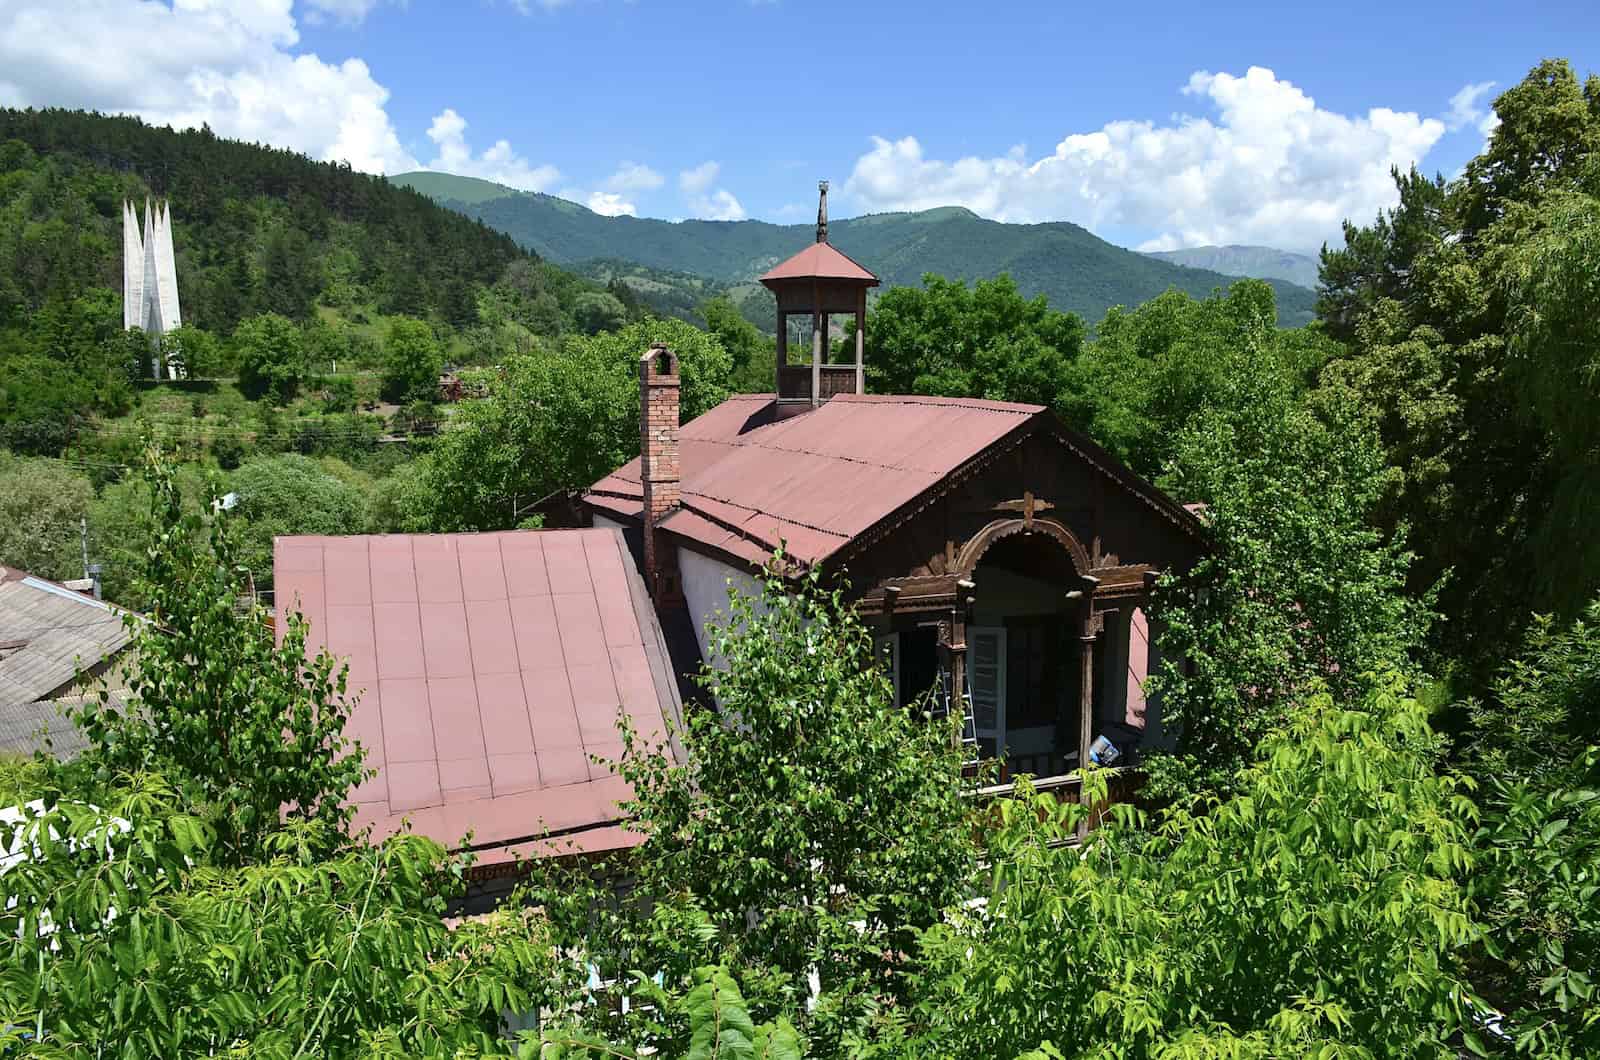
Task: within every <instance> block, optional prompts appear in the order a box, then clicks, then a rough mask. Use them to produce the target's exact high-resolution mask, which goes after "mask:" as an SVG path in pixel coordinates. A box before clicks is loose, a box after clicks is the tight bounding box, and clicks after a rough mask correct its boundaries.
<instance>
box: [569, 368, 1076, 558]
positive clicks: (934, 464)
mask: <svg viewBox="0 0 1600 1060" xmlns="http://www.w3.org/2000/svg"><path fill="white" fill-rule="evenodd" d="M771 404H772V396H771V395H770V394H743V395H738V396H735V397H732V398H729V399H728V400H727V401H725V402H723V403H722V404H721V405H718V406H717V407H716V408H714V409H712V410H711V411H709V412H707V413H706V414H705V415H703V416H700V417H698V418H696V419H694V420H692V421H690V422H689V423H686V424H684V425H683V428H682V431H681V433H680V435H679V453H680V459H681V475H682V479H681V491H682V494H681V498H682V507H680V508H679V509H678V511H676V512H675V513H673V514H672V515H670V516H668V517H667V519H666V520H664V521H663V522H662V524H661V525H662V526H664V527H665V528H667V529H669V530H671V531H672V532H674V533H677V534H680V535H682V536H684V537H687V538H689V539H691V540H695V541H699V542H701V543H703V544H705V545H708V546H710V547H712V548H715V549H717V550H719V551H721V552H724V553H726V554H728V555H730V556H733V557H736V558H738V559H743V560H754V561H755V562H757V563H759V562H760V561H761V560H763V559H765V558H767V557H768V556H770V555H771V554H772V550H773V549H774V548H776V547H778V545H779V543H780V542H782V543H783V544H784V548H785V551H786V552H787V553H788V554H790V555H792V556H794V557H795V558H796V559H799V560H801V561H803V562H806V563H818V562H821V561H823V560H826V559H827V558H828V557H829V556H831V555H833V554H834V553H835V552H837V551H838V550H839V549H840V548H842V547H844V546H845V545H846V544H848V543H849V542H850V541H851V539H853V538H854V537H855V536H856V535H858V534H861V533H862V532H864V531H866V530H867V529H869V528H870V527H872V526H873V524H875V523H877V522H878V521H879V520H881V519H883V518H885V517H886V516H888V515H890V514H891V513H893V512H894V511H895V510H896V509H898V508H899V507H900V506H901V505H903V504H905V503H906V502H908V501H910V500H911V499H912V498H914V497H916V496H917V495H919V494H921V493H922V492H923V491H925V490H927V489H928V488H929V487H931V486H933V485H935V484H936V483H937V482H938V481H939V480H940V479H942V478H944V477H945V476H947V475H949V474H950V473H951V472H952V471H954V470H956V469H957V468H958V467H960V466H961V465H962V464H964V463H966V462H967V461H968V460H970V459H972V458H973V457H975V456H977V455H978V454H979V453H981V452H982V451H983V450H985V449H987V448H988V447H989V446H991V445H993V444H994V443H995V442H998V441H999V440H1001V439H1002V438H1004V437H1005V436H1006V435H1008V434H1010V433H1011V432H1012V431H1014V430H1016V429H1018V428H1019V427H1021V426H1022V425H1024V424H1025V423H1027V422H1028V421H1030V420H1032V419H1033V418H1034V417H1035V416H1038V415H1040V414H1043V413H1044V411H1045V410H1044V407H1043V406H1041V405H1016V404H1010V403H1008V402H1002V401H980V400H976V399H971V398H941V397H919V396H907V397H899V396H888V395H877V394H867V395H859V394H842V395H839V396H838V397H835V398H833V399H832V400H830V401H828V402H826V403H824V404H823V405H821V406H819V407H818V408H817V409H815V410H813V411H811V412H807V413H805V414H804V415H800V416H793V417H790V418H788V419H783V420H774V419H773V418H772V416H771ZM642 498H643V489H642V487H641V485H640V480H639V461H638V460H631V461H629V462H628V463H626V464H624V465H623V466H622V467H620V468H618V469H617V470H616V471H614V472H613V473H611V474H610V475H607V476H606V477H605V478H603V479H601V480H600V481H599V482H596V483H595V484H594V485H593V486H592V487H591V488H590V491H589V493H588V494H587V495H586V497H585V500H586V501H587V502H588V503H589V504H590V505H591V506H593V507H595V508H597V509H601V510H603V511H605V512H610V513H613V514H615V515H619V516H622V517H624V518H627V519H631V520H635V521H637V520H638V518H639V515H640V509H641V506H642Z"/></svg>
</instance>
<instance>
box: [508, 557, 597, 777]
mask: <svg viewBox="0 0 1600 1060" xmlns="http://www.w3.org/2000/svg"><path fill="white" fill-rule="evenodd" d="M578 547H579V548H582V547H583V546H582V544H581V543H580V544H579V546H578ZM539 554H540V560H541V562H543V563H544V565H545V571H544V573H545V584H546V585H549V584H550V581H549V579H550V564H549V561H548V560H546V559H545V558H544V549H540V550H539ZM584 569H585V570H587V569H588V560H587V558H585V561H584ZM555 597H556V594H555V587H554V586H553V585H552V586H551V588H550V613H551V616H552V618H553V622H552V628H553V629H554V630H555V631H556V648H557V650H558V651H559V652H560V654H561V680H563V681H565V682H566V683H567V703H568V705H569V709H570V710H571V711H572V731H573V732H575V733H577V734H578V748H579V749H580V750H581V751H582V752H583V760H584V765H585V768H587V766H588V762H589V749H588V747H586V746H585V745H584V742H583V719H582V718H580V717H579V716H578V695H577V690H576V689H574V688H573V686H572V673H571V671H570V670H569V669H568V666H567V645H566V641H565V638H563V637H562V636H561V616H560V612H558V611H557V610H556V606H555ZM523 689H524V691H523V698H524V699H526V698H527V691H526V689H527V683H526V682H524V683H523ZM528 709H529V710H530V711H531V710H532V709H533V708H532V707H531V706H530V707H529V708H528ZM533 746H534V753H535V754H537V753H538V747H539V738H538V734H537V733H536V734H535V735H534V743H533ZM543 775H544V774H543V772H542V771H541V773H540V776H541V778H542V777H543ZM582 783H592V781H583V782H582Z"/></svg>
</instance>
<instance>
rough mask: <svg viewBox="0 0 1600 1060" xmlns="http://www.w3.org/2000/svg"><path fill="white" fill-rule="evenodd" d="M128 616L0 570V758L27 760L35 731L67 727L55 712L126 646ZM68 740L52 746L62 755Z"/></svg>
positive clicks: (27, 576)
mask: <svg viewBox="0 0 1600 1060" xmlns="http://www.w3.org/2000/svg"><path fill="white" fill-rule="evenodd" d="M125 613H126V612H124V611H122V610H121V609H119V608H115V607H112V606H111V605H110V604H107V603H104V602H102V601H100V600H95V599H93V598H92V597H88V596H84V595H83V594H82V593H77V592H74V591H72V590H71V589H68V588H66V587H65V586H62V585H58V584H56V583H55V582H52V581H47V580H46V579H44V578H36V577H34V576H33V575H31V574H25V573H23V572H22V571H19V570H15V569H13V568H9V567H0V750H6V751H18V752H24V753H26V752H31V751H32V750H34V749H35V748H36V747H38V746H40V742H39V739H38V733H39V730H40V729H41V728H47V729H49V730H51V731H52V732H54V731H57V730H58V727H61V726H65V727H66V728H67V729H70V728H71V726H70V724H69V723H67V722H66V720H65V719H64V718H62V717H60V715H59V713H58V712H57V709H56V707H55V705H54V704H52V703H49V702H44V701H47V700H51V699H54V698H56V697H58V696H62V695H66V694H68V693H69V692H71V690H72V688H71V686H72V683H73V680H74V678H75V677H76V676H77V674H78V671H79V669H80V668H82V669H85V670H88V669H92V668H93V667H95V666H97V665H98V664H100V663H101V662H103V661H104V660H105V659H107V658H109V657H111V656H113V655H115V654H117V653H118V652H120V651H121V650H122V649H123V648H125V647H127V644H128V639H129V637H128V631H127V629H125V628H124V627H123V624H122V616H123V615H124V614H125ZM70 738H71V734H68V733H63V734H62V738H61V739H58V740H57V741H56V753H58V754H60V753H61V750H62V748H63V746H64V744H65V742H66V740H67V739H70Z"/></svg>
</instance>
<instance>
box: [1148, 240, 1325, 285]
mask: <svg viewBox="0 0 1600 1060" xmlns="http://www.w3.org/2000/svg"><path fill="white" fill-rule="evenodd" d="M1148 253H1149V255H1150V256H1151V257H1152V258H1159V259H1161V260H1162V261H1169V262H1172V263H1173V264H1174V265H1187V266H1189V267H1190V268H1195V269H1210V270H1212V271H1213V272H1220V273H1222V274H1224V275H1226V276H1249V277H1252V278H1254V279H1257V280H1287V281H1289V282H1290V283H1297V284H1299V285H1300V286H1301V287H1305V288H1308V289H1314V288H1315V287H1316V286H1317V266H1318V262H1317V259H1316V258H1315V257H1313V256H1312V255H1310V254H1296V253H1295V252H1294V251H1292V250H1278V249H1277V248H1276V247H1252V246H1240V245H1237V244H1229V245H1228V246H1221V247H1185V248H1184V249H1182V250H1153V251H1149V252H1148Z"/></svg>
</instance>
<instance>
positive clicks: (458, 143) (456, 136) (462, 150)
mask: <svg viewBox="0 0 1600 1060" xmlns="http://www.w3.org/2000/svg"><path fill="white" fill-rule="evenodd" d="M466 132H467V121H466V119H465V118H463V117H462V116H461V115H459V114H457V113H456V112H455V110H454V109H452V108H450V107H446V108H445V109H444V110H442V111H440V112H439V113H438V114H436V115H434V117H433V122H432V123H431V124H430V125H429V126H428V139H430V140H432V141H433V142H434V145H435V146H436V147H437V148H438V150H439V153H438V155H437V156H436V157H435V158H434V159H433V160H432V161H431V162H429V163H428V164H427V165H426V166H424V167H423V168H424V169H433V170H438V171H439V172H442V173H455V174H457V175H458V176H463V177H478V178H481V179H483V180H492V181H494V182H495V183H496V184H504V185H506V186H508V187H512V188H517V189H520V190H522V191H543V190H544V189H546V188H548V187H549V186H550V185H552V184H554V183H555V182H556V181H557V180H560V179H561V173H560V171H559V170H557V169H556V167H555V166H549V165H542V166H536V165H533V164H532V163H530V162H529V161H528V160H527V159H526V158H523V157H522V156H521V155H519V154H517V153H516V152H515V151H513V150H512V149H511V144H510V143H509V142H507V141H505V140H496V141H495V142H494V144H493V145H492V146H490V147H488V148H486V149H485V150H484V151H483V152H482V153H481V154H476V155H475V154H473V153H472V148H471V146H470V145H469V144H468V143H467V137H466Z"/></svg>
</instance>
